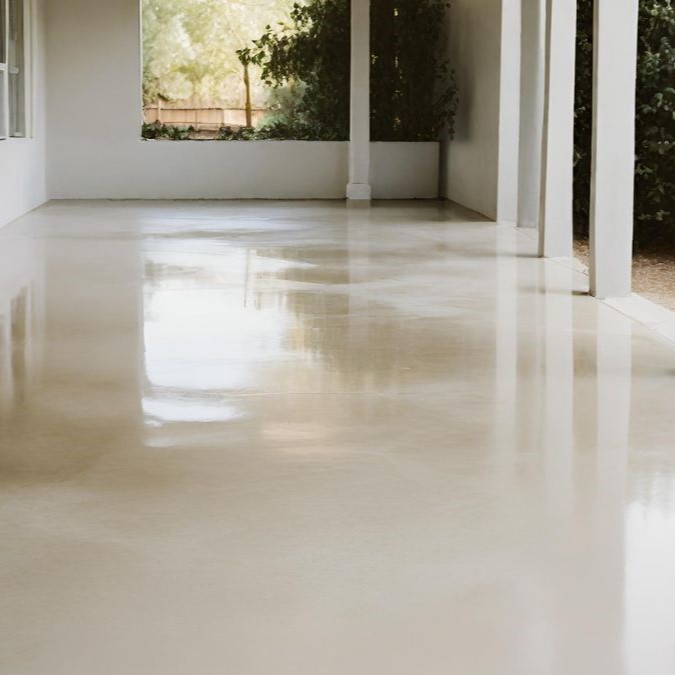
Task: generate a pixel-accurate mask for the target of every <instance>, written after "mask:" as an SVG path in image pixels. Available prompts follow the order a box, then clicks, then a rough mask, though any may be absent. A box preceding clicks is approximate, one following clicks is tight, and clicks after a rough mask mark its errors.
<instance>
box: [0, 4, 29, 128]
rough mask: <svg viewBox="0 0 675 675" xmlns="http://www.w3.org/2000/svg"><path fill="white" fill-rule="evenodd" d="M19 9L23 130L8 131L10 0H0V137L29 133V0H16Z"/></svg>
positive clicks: (9, 123)
mask: <svg viewBox="0 0 675 675" xmlns="http://www.w3.org/2000/svg"><path fill="white" fill-rule="evenodd" d="M17 2H19V3H22V10H23V44H22V49H23V71H24V73H23V75H24V78H23V87H24V92H23V98H24V101H23V110H22V116H23V120H22V121H23V124H22V125H21V126H22V127H23V128H24V129H25V133H24V134H21V135H12V134H11V128H10V127H11V122H10V88H9V81H10V75H11V74H12V73H11V72H10V66H9V37H10V36H9V32H10V4H11V0H0V15H1V16H0V31H2V35H0V141H6V140H16V139H22V138H32V137H33V99H34V95H33V16H34V15H33V0H17Z"/></svg>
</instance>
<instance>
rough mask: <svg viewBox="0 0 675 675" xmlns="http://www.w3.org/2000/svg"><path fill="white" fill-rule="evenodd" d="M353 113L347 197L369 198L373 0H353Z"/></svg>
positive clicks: (355, 198)
mask: <svg viewBox="0 0 675 675" xmlns="http://www.w3.org/2000/svg"><path fill="white" fill-rule="evenodd" d="M351 35H352V45H351V112H350V142H349V185H348V186H347V199H352V200H369V199H370V198H371V192H372V191H371V187H370V0H352V23H351Z"/></svg>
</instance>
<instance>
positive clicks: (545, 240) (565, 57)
mask: <svg viewBox="0 0 675 675" xmlns="http://www.w3.org/2000/svg"><path fill="white" fill-rule="evenodd" d="M621 1H622V0H621ZM546 14H547V16H546V43H547V46H546V85H545V96H544V129H543V142H542V155H541V162H542V167H541V204H540V216H539V255H540V256H546V257H549V258H570V257H572V241H573V240H572V236H573V233H572V203H573V200H574V188H573V181H574V85H575V63H576V35H577V0H548V2H547V8H546Z"/></svg>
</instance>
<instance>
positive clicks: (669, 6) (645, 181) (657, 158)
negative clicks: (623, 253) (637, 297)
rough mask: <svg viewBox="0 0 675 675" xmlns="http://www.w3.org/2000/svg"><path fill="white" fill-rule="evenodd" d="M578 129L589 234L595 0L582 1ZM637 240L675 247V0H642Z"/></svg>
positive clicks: (578, 194) (578, 210) (578, 206)
mask: <svg viewBox="0 0 675 675" xmlns="http://www.w3.org/2000/svg"><path fill="white" fill-rule="evenodd" d="M578 7H579V14H578V41H577V90H576V130H575V145H576V147H575V154H576V158H575V159H576V166H575V199H574V207H575V217H576V218H575V220H576V223H575V225H576V229H577V232H578V233H581V234H586V233H588V220H589V203H590V187H589V186H590V169H591V134H592V105H593V94H592V83H593V0H579V3H578ZM637 73H638V76H637V106H636V135H637V139H636V169H635V242H636V246H637V247H638V248H664V247H668V248H671V249H675V4H673V0H640V19H639V46H638V54H637Z"/></svg>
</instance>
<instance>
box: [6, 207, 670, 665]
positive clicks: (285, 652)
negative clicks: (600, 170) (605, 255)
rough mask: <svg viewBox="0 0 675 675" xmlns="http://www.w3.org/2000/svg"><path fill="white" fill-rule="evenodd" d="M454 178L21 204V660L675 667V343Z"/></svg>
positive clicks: (15, 460) (17, 544) (14, 299)
mask: <svg viewBox="0 0 675 675" xmlns="http://www.w3.org/2000/svg"><path fill="white" fill-rule="evenodd" d="M534 252H535V242H534V240H533V239H532V237H531V236H528V235H527V233H522V232H517V231H516V230H515V229H513V228H511V227H509V226H507V225H502V226H497V225H495V224H491V223H485V222H481V221H480V220H479V219H478V218H476V217H475V216H472V215H471V214H467V213H464V212H462V211H460V210H459V209H457V208H454V207H451V206H447V205H446V206H444V205H440V204H435V203H430V204H417V205H414V204H405V203H402V204H381V205H377V206H375V207H373V208H372V209H364V208H352V209H348V208H347V207H346V206H345V205H343V204H342V203H326V204H321V203H297V204H294V203H282V204H275V203H236V202H234V203H224V204H219V203H193V204H190V203H119V204H114V203H107V204H106V203H77V204H75V203H54V204H51V205H48V206H46V207H44V208H42V209H40V210H38V211H36V212H34V213H32V214H30V215H29V216H27V217H25V218H24V219H22V220H21V221H19V222H17V223H15V224H13V225H11V226H9V227H7V228H5V229H3V230H2V231H0V605H1V607H2V609H1V611H0V636H1V637H0V673H1V674H2V675H448V674H453V675H454V674H457V675H673V673H674V672H675V346H673V345H671V344H670V343H668V342H666V341H665V340H663V339H662V338H660V337H659V336H658V335H657V334H656V333H652V332H650V330H648V329H646V328H643V327H641V326H639V325H637V324H633V323H632V322H631V320H630V319H628V318H627V317H625V316H624V315H622V314H621V313H619V312H617V311H615V310H614V309H612V308H610V307H608V306H607V305H604V304H602V303H599V302H597V301H595V300H593V299H591V298H589V297H587V296H586V295H585V293H584V291H585V289H586V287H587V278H586V277H584V276H583V275H581V274H580V273H578V272H577V271H575V270H574V269H573V268H572V267H567V266H565V265H563V264H560V263H559V262H554V261H545V262H544V261H540V260H537V259H536V257H535V255H534Z"/></svg>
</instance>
